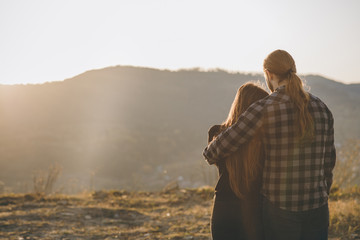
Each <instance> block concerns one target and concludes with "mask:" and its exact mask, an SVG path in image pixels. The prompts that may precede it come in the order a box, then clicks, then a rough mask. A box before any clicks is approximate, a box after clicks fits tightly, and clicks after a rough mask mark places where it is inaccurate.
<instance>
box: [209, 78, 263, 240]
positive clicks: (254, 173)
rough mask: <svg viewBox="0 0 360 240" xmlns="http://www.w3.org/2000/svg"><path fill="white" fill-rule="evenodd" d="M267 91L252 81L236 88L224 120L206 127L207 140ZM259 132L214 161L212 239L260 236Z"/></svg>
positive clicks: (228, 239) (256, 238)
mask: <svg viewBox="0 0 360 240" xmlns="http://www.w3.org/2000/svg"><path fill="white" fill-rule="evenodd" d="M268 95H269V94H268V93H267V92H266V91H265V90H264V89H263V88H261V87H260V86H258V85H256V84H254V83H250V82H249V83H246V84H244V85H243V86H241V87H240V88H239V90H238V91H237V94H236V96H235V99H234V102H233V103H232V106H231V109H230V112H229V115H228V117H227V119H226V121H225V122H224V123H223V124H221V125H215V126H213V127H211V128H210V130H209V132H208V133H209V138H208V141H209V142H210V141H212V140H213V139H214V138H215V137H216V136H217V135H218V134H219V133H221V132H222V131H224V130H225V129H227V128H228V127H230V126H231V125H233V124H234V123H235V122H236V121H237V119H238V118H239V116H240V115H241V114H242V113H243V112H244V111H245V110H246V109H247V108H248V107H249V106H250V105H251V104H252V103H254V102H256V101H258V100H260V99H262V98H264V97H266V96H268ZM260 135H261V131H259V132H258V133H257V134H256V135H255V137H254V138H253V139H252V140H251V141H250V142H249V143H248V144H246V145H244V146H243V147H241V148H240V149H239V150H238V151H237V152H235V153H234V154H232V155H231V156H230V157H228V158H227V159H226V160H225V161H220V162H219V163H218V164H217V167H218V170H219V180H218V183H217V185H216V187H215V200H214V207H213V213H212V217H211V232H212V236H213V240H222V239H226V240H231V239H234V240H235V239H236V240H238V239H251V240H258V239H262V238H263V232H262V219H261V216H262V215H261V197H260V196H261V195H260V185H261V172H262V163H261V160H262V156H261V155H262V144H261V138H260Z"/></svg>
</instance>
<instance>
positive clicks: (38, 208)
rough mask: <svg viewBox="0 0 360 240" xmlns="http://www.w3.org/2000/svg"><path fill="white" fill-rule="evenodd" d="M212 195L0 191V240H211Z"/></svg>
mask: <svg viewBox="0 0 360 240" xmlns="http://www.w3.org/2000/svg"><path fill="white" fill-rule="evenodd" d="M212 199H213V189H212V188H199V189H176V190H173V191H169V192H126V191H98V192H94V193H87V194H82V195H76V196H68V195H53V196H43V195H36V194H7V195H0V239H16V240H23V239H62V240H65V239H71V240H72V239H109V240H110V239H129V240H132V239H134V240H135V239H136V240H141V239H171V240H180V239H181V240H182V239H185V240H186V239H193V240H209V239H211V237H210V216H211V208H212ZM330 239H334V240H335V239H360V238H358V235H356V234H353V235H351V234H350V235H348V236H347V237H339V236H335V235H334V236H331V238H330Z"/></svg>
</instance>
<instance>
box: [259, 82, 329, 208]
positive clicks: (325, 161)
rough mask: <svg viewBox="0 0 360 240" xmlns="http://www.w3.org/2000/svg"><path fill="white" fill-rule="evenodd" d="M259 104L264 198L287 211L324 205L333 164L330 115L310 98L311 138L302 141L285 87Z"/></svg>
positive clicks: (319, 101)
mask: <svg viewBox="0 0 360 240" xmlns="http://www.w3.org/2000/svg"><path fill="white" fill-rule="evenodd" d="M260 104H261V105H262V106H263V109H262V110H261V111H263V114H262V121H263V126H262V129H263V131H264V138H263V140H264V146H265V161H264V171H263V184H262V193H263V195H264V196H265V197H266V198H268V199H269V200H270V202H272V203H273V204H274V205H275V206H277V207H279V208H282V209H286V210H290V211H305V210H309V209H314V208H319V207H321V206H322V205H324V204H326V203H327V199H328V191H329V188H330V185H331V179H332V178H331V170H332V168H333V167H334V164H335V149H334V142H333V141H334V139H333V117H332V114H331V112H330V111H329V109H328V108H327V107H326V105H325V104H324V103H323V102H322V101H321V100H320V99H318V98H317V97H315V96H313V95H310V102H309V105H308V110H309V112H310V114H311V116H312V118H313V130H314V136H313V138H311V139H305V140H304V139H303V140H302V139H300V137H299V136H298V135H299V134H297V128H296V122H297V121H296V120H297V119H296V117H297V114H296V112H295V111H294V104H293V102H292V101H291V99H290V97H289V96H288V95H287V94H286V93H285V87H280V88H278V89H277V91H276V92H274V93H273V94H272V95H270V96H269V97H268V98H266V99H264V100H262V103H260ZM259 110H260V109H259Z"/></svg>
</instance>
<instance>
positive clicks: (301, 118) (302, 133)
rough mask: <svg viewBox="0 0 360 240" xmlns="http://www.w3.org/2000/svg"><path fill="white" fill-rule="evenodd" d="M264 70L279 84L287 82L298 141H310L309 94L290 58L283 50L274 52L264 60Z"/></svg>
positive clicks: (311, 134)
mask: <svg viewBox="0 0 360 240" xmlns="http://www.w3.org/2000/svg"><path fill="white" fill-rule="evenodd" d="M263 67H264V70H267V71H269V72H270V73H273V74H275V75H276V76H277V77H278V79H279V82H280V83H281V82H284V81H285V82H287V84H286V87H285V91H286V93H287V94H288V95H289V96H290V98H291V100H292V101H293V103H294V105H295V109H296V114H297V116H296V117H295V121H297V122H295V124H296V125H297V126H299V127H298V129H297V130H298V132H297V133H298V136H299V139H300V140H304V139H305V138H306V139H311V138H312V137H313V134H314V130H313V120H312V117H311V115H310V112H309V110H308V104H309V101H310V96H309V94H308V93H307V92H306V91H305V90H304V86H303V82H302V81H301V79H300V78H299V76H298V75H297V74H296V65H295V61H294V59H293V58H292V56H291V55H290V54H289V53H288V52H286V51H284V50H275V51H273V52H272V53H270V54H269V55H268V56H267V57H266V58H265V60H264V64H263Z"/></svg>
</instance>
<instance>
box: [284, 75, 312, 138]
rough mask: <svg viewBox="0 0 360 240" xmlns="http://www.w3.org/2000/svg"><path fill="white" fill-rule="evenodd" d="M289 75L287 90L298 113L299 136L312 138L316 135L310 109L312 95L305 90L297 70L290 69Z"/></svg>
mask: <svg viewBox="0 0 360 240" xmlns="http://www.w3.org/2000/svg"><path fill="white" fill-rule="evenodd" d="M288 76H289V78H288V83H287V84H286V87H285V91H286V93H287V94H288V95H289V96H290V98H291V100H292V101H293V103H294V105H295V109H296V113H297V116H296V118H295V121H297V125H298V126H299V129H298V136H299V137H300V139H301V140H306V139H311V138H312V137H313V135H314V129H313V128H314V123H313V120H312V117H311V114H310V112H309V110H308V104H309V101H310V96H309V94H308V93H307V92H306V91H305V90H304V87H303V83H302V81H301V79H300V78H299V77H298V75H297V74H296V73H295V72H293V71H292V70H290V71H289V74H288Z"/></svg>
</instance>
